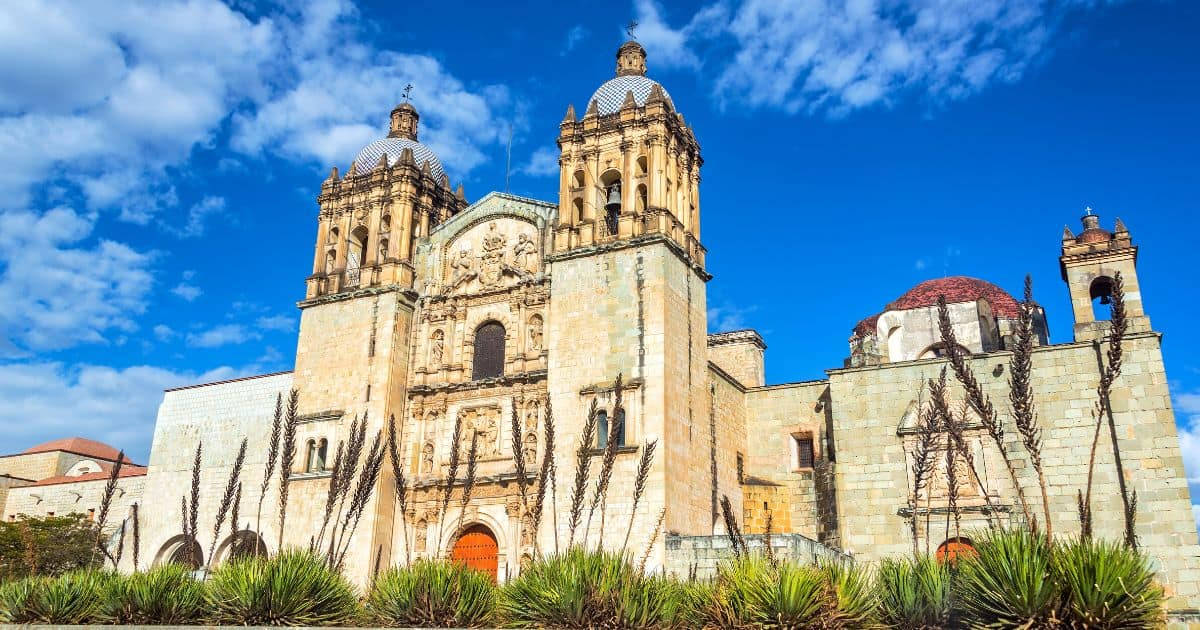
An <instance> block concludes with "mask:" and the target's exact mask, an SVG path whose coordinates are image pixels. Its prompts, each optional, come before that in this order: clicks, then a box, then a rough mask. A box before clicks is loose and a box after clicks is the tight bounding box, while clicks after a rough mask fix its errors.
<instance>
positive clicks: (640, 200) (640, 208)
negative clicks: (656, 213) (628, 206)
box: [636, 184, 646, 214]
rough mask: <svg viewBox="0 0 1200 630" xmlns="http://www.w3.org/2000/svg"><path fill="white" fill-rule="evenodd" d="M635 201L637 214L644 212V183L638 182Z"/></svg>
mask: <svg viewBox="0 0 1200 630" xmlns="http://www.w3.org/2000/svg"><path fill="white" fill-rule="evenodd" d="M636 203H637V206H636V210H637V212H638V214H644V213H645V212H646V185H645V184H638V187H637V201H636Z"/></svg>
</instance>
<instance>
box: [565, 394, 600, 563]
mask: <svg viewBox="0 0 1200 630" xmlns="http://www.w3.org/2000/svg"><path fill="white" fill-rule="evenodd" d="M596 414H597V410H596V399H595V398H593V399H592V405H591V407H590V408H588V415H587V420H585V421H584V423H583V432H582V433H580V435H579V448H578V449H576V451H575V483H574V485H573V486H572V487H571V520H570V526H571V528H570V529H571V531H570V534H569V535H568V537H567V549H570V548H571V547H574V546H575V530H576V529H577V528H578V527H579V521H580V519H581V518H582V517H583V499H584V496H585V495H587V482H588V471H589V469H590V468H591V466H592V454H591V450H592V441H593V440H595V439H596Z"/></svg>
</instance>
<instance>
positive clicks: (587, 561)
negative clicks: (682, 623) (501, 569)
mask: <svg viewBox="0 0 1200 630" xmlns="http://www.w3.org/2000/svg"><path fill="white" fill-rule="evenodd" d="M668 582H669V581H668V580H665V579H658V578H647V577H645V576H643V575H642V574H641V573H640V572H639V571H637V569H636V567H634V566H633V564H632V563H631V562H630V560H629V558H628V557H627V556H624V555H621V554H616V553H610V552H603V551H586V550H584V549H582V548H578V547H576V548H572V549H571V550H569V551H567V552H566V553H565V554H562V555H553V556H549V557H547V558H545V559H543V560H539V561H536V562H534V563H533V564H531V565H530V566H529V567H527V568H526V569H525V570H524V571H522V572H521V575H520V576H518V577H517V579H515V580H513V581H511V582H509V583H508V584H507V585H505V587H504V588H503V589H501V591H500V599H499V605H498V613H499V615H500V617H501V618H502V620H503V621H504V623H506V624H508V625H510V626H512V627H539V628H540V627H554V628H597V627H600V628H667V627H671V626H672V625H673V624H674V623H675V622H674V619H675V616H676V615H677V614H678V612H679V610H680V608H681V603H682V598H683V593H682V590H681V589H679V588H677V587H676V585H674V584H669V583H668Z"/></svg>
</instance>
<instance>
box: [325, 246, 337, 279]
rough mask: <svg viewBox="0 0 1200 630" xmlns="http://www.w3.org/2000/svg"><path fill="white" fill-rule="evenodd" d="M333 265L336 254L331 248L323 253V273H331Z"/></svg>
mask: <svg viewBox="0 0 1200 630" xmlns="http://www.w3.org/2000/svg"><path fill="white" fill-rule="evenodd" d="M335 264H337V252H336V251H334V250H333V248H330V249H329V251H328V252H326V253H325V273H326V274H330V273H333V266H334V265H335Z"/></svg>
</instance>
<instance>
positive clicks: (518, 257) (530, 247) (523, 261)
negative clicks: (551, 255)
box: [513, 232, 538, 273]
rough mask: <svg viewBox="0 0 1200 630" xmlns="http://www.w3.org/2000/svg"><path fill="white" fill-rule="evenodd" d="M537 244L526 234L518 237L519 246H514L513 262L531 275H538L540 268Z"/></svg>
mask: <svg viewBox="0 0 1200 630" xmlns="http://www.w3.org/2000/svg"><path fill="white" fill-rule="evenodd" d="M537 258H538V256H537V244H536V243H534V242H533V239H532V238H529V235H528V234H525V233H524V232H522V233H520V234H518V235H517V244H516V245H513V262H514V263H516V265H517V266H518V267H520V268H522V269H524V270H525V271H528V272H529V273H536V272H537V267H538V259H537Z"/></svg>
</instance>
